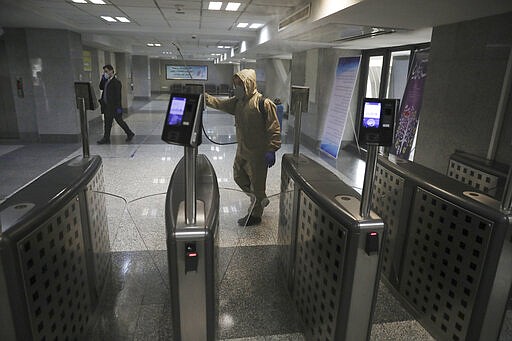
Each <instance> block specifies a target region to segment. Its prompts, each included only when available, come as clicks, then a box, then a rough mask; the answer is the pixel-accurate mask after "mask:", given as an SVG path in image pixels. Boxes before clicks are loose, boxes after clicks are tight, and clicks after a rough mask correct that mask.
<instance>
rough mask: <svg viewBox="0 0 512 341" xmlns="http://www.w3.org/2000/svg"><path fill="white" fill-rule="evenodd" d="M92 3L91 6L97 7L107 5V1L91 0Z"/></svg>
mask: <svg viewBox="0 0 512 341" xmlns="http://www.w3.org/2000/svg"><path fill="white" fill-rule="evenodd" d="M89 1H90V2H91V4H95V5H105V1H103V0H89Z"/></svg>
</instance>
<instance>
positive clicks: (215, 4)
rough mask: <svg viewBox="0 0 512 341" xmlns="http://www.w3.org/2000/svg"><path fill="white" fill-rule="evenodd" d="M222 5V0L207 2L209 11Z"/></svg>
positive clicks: (215, 9)
mask: <svg viewBox="0 0 512 341" xmlns="http://www.w3.org/2000/svg"><path fill="white" fill-rule="evenodd" d="M221 7H222V2H220V1H210V3H209V4H208V9H209V10H210V11H218V10H220V8H221Z"/></svg>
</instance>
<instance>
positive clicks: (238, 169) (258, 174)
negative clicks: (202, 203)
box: [205, 69, 281, 217]
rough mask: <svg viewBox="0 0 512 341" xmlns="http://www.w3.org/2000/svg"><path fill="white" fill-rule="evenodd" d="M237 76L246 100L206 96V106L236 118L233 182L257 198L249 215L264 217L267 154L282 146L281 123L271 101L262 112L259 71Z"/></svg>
mask: <svg viewBox="0 0 512 341" xmlns="http://www.w3.org/2000/svg"><path fill="white" fill-rule="evenodd" d="M234 77H238V78H240V80H241V81H242V82H243V84H244V87H245V97H244V98H243V99H241V100H239V99H237V98H236V97H232V98H229V99H224V100H221V99H218V98H216V97H213V96H210V95H209V94H206V95H205V100H206V105H207V106H209V107H212V108H215V109H218V110H221V111H224V112H227V113H229V114H231V115H234V116H235V126H236V136H237V140H238V146H237V150H236V156H235V162H234V164H233V172H234V178H235V179H234V180H235V182H236V183H237V184H238V186H240V188H241V189H242V190H243V191H244V192H246V193H252V194H254V196H255V200H256V201H255V205H254V209H253V211H252V212H249V214H251V215H252V216H254V217H261V215H262V214H263V206H262V200H263V199H266V197H267V196H266V194H265V188H266V181H267V169H268V168H267V164H266V162H265V153H266V152H269V151H276V150H278V149H279V148H280V147H281V134H280V127H279V121H278V119H277V115H276V106H275V105H274V103H272V101H270V100H269V99H266V100H265V102H264V104H265V105H264V106H265V113H261V112H260V111H259V109H258V104H259V100H260V98H261V97H262V94H260V93H259V92H258V90H257V89H256V72H255V71H254V70H253V69H244V70H241V71H239V72H237V73H236V74H235V75H234V76H233V78H234ZM249 210H250V208H249Z"/></svg>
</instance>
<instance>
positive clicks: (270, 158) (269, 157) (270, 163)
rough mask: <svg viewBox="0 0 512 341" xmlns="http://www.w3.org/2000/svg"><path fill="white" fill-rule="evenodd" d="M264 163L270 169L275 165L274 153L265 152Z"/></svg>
mask: <svg viewBox="0 0 512 341" xmlns="http://www.w3.org/2000/svg"><path fill="white" fill-rule="evenodd" d="M265 162H266V163H267V167H268V168H270V167H272V166H273V165H274V164H275V163H276V152H266V153H265Z"/></svg>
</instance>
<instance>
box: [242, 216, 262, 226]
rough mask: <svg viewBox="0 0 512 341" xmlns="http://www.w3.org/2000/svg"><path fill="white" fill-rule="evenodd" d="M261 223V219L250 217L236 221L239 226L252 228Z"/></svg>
mask: <svg viewBox="0 0 512 341" xmlns="http://www.w3.org/2000/svg"><path fill="white" fill-rule="evenodd" d="M259 223H261V217H255V216H252V215H246V216H245V217H243V218H240V219H238V225H240V226H254V225H258V224H259Z"/></svg>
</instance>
